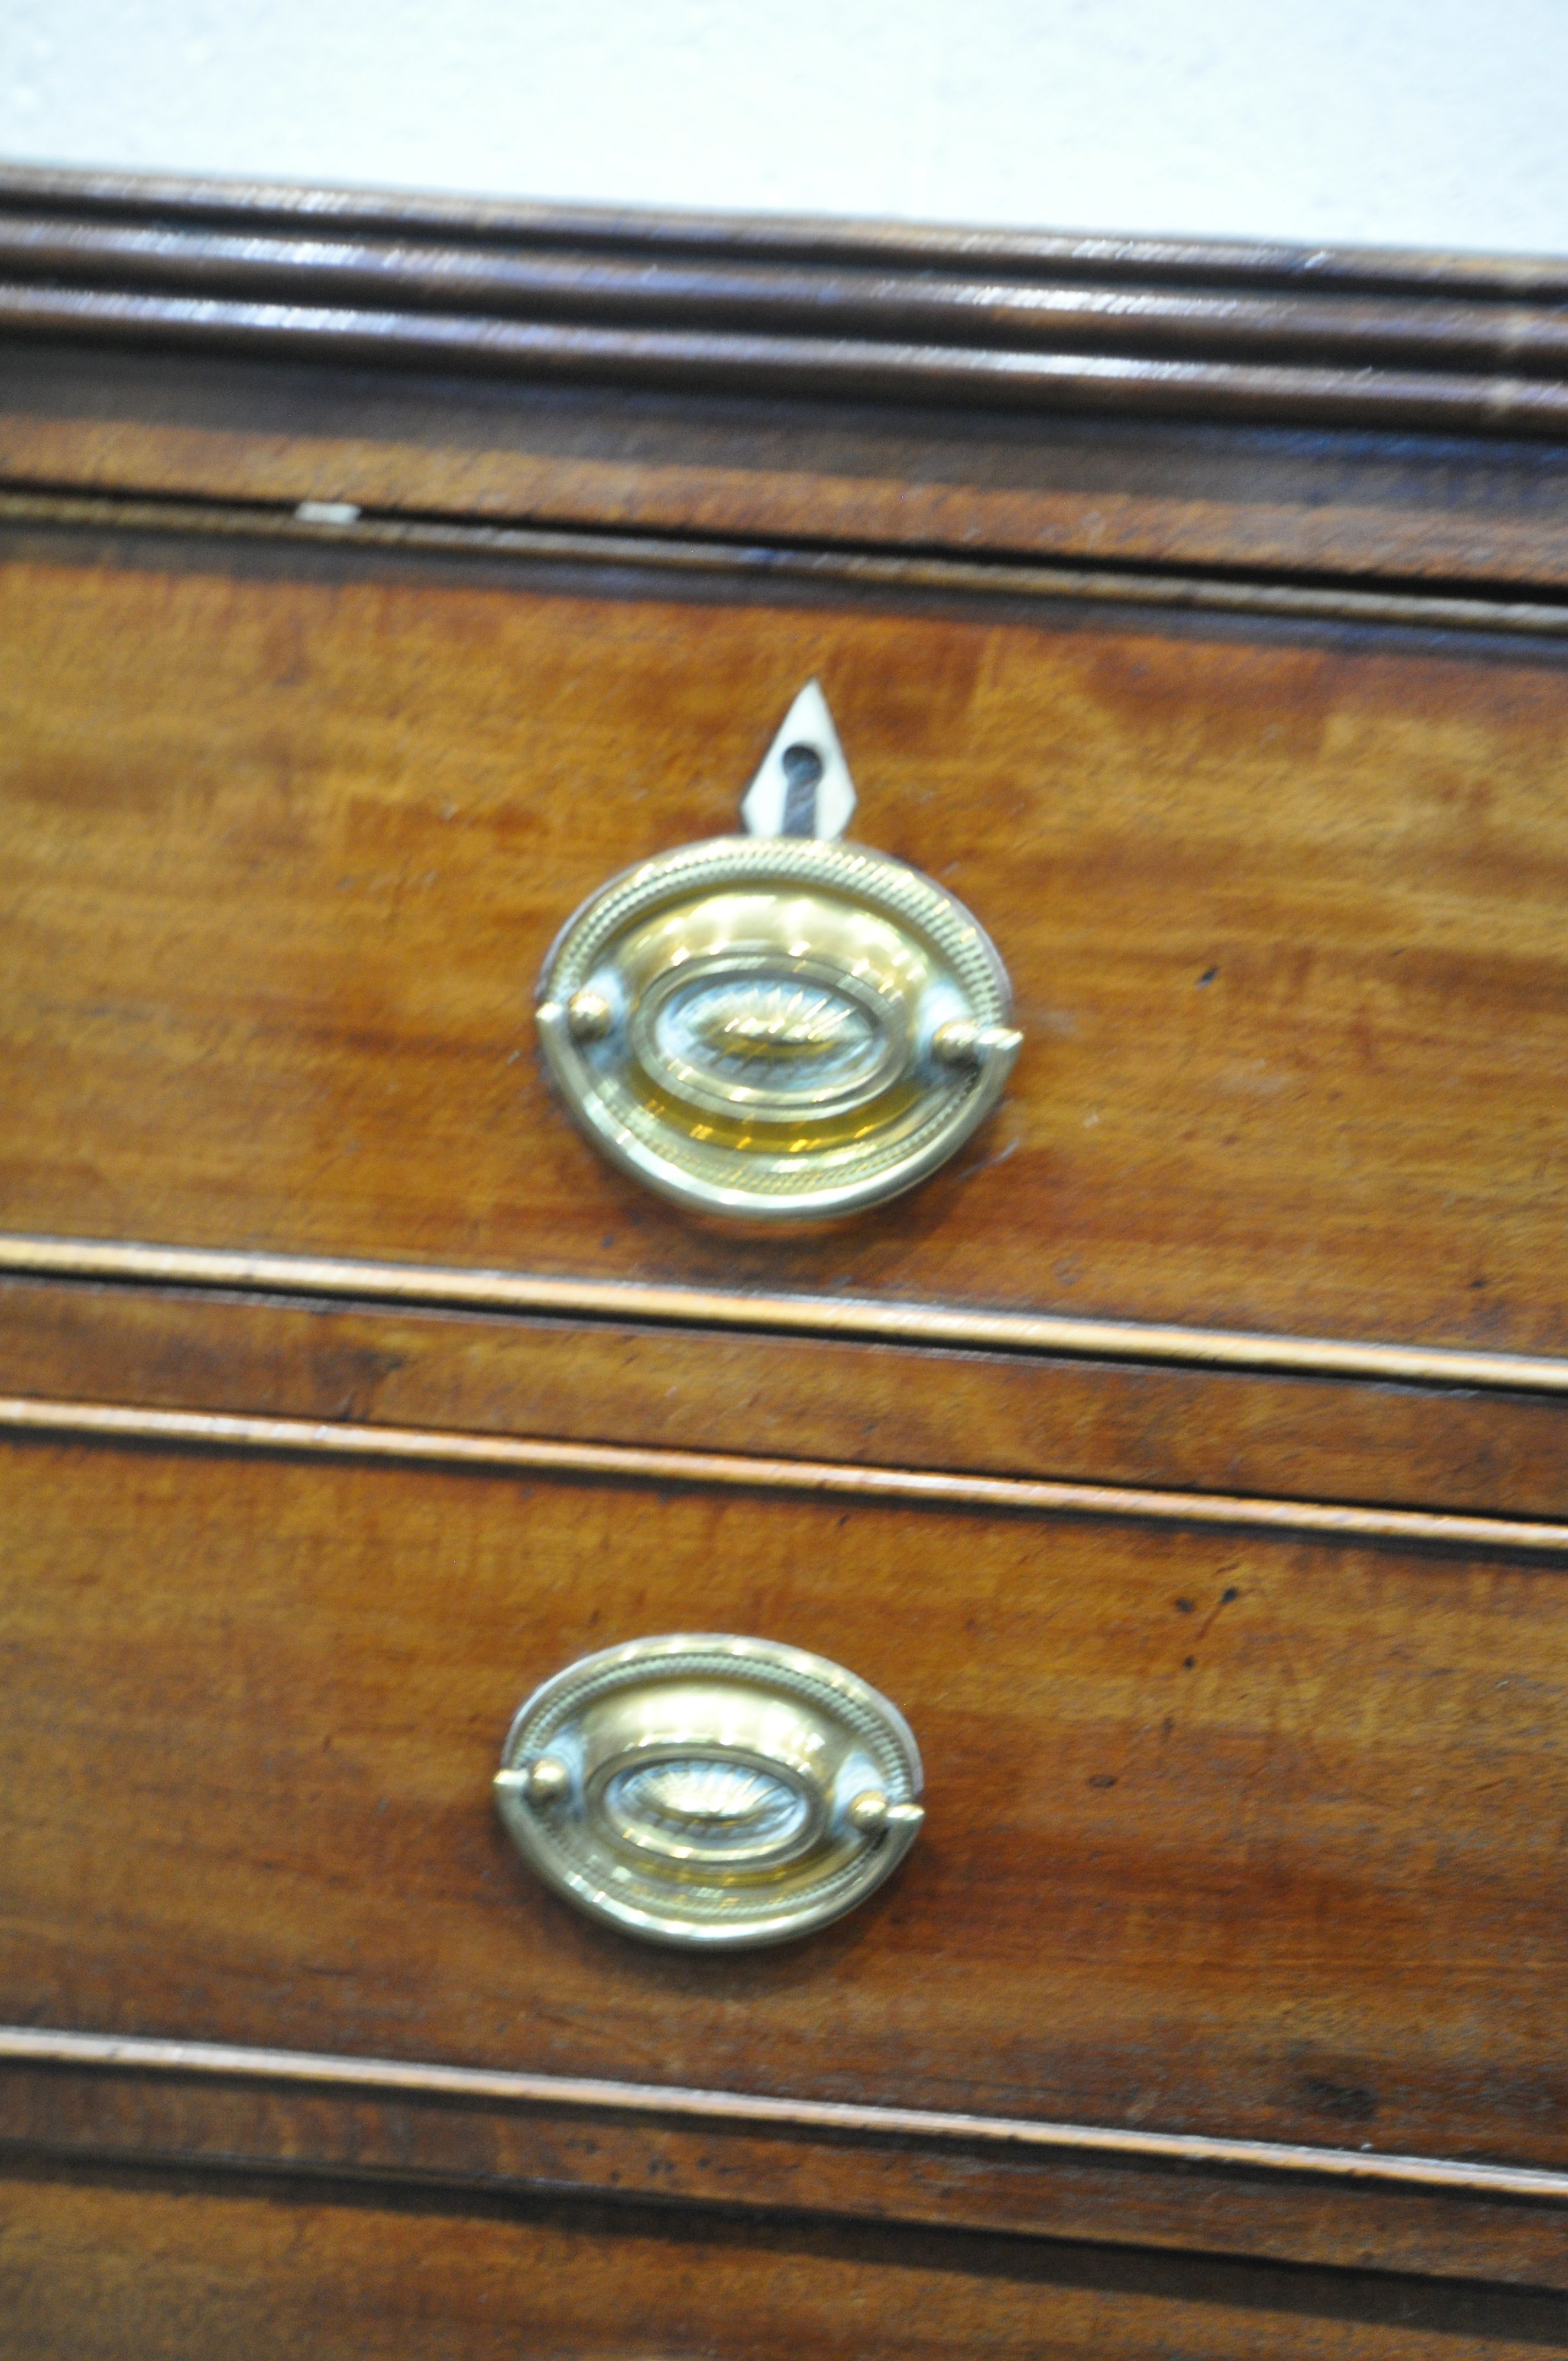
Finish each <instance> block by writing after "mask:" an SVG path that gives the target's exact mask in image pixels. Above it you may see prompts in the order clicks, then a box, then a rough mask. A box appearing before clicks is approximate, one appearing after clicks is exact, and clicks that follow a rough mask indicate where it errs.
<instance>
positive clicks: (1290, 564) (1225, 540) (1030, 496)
mask: <svg viewBox="0 0 1568 2361" xmlns="http://www.w3.org/2000/svg"><path fill="white" fill-rule="evenodd" d="M0 474H3V475H4V477H5V478H7V479H9V480H10V481H11V482H13V483H16V484H28V483H30V484H33V485H41V486H45V487H51V488H69V487H74V488H76V489H82V490H104V491H117V492H123V493H139V492H154V493H157V492H162V493H166V494H173V495H178V496H183V497H201V498H204V499H216V500H267V501H278V502H283V503H287V504H288V505H289V506H290V507H292V506H293V505H294V504H296V503H297V502H299V501H301V500H329V501H333V500H336V501H342V500H347V501H350V502H354V503H356V504H358V505H360V506H362V507H368V508H373V509H378V510H381V511H392V512H398V513H402V514H408V513H409V512H411V511H412V512H419V513H422V514H424V515H426V516H441V515H448V516H459V517H462V516H466V517H472V518H476V519H488V520H492V521H494V520H502V521H505V520H513V521H530V520H532V521H534V522H541V523H546V524H549V523H554V524H559V525H565V526H585V525H590V526H594V527H598V528H607V527H608V528H612V529H613V528H623V529H630V530H632V531H636V532H643V533H670V532H675V533H718V534H727V535H729V536H731V537H756V538H763V539H772V540H781V539H783V540H793V541H795V542H797V543H802V544H807V545H809V546H819V545H821V544H824V543H827V544H837V545H838V546H839V547H840V548H847V547H851V546H860V547H861V548H862V549H863V548H864V547H866V546H868V545H872V546H883V547H890V548H894V549H898V548H903V549H905V550H909V549H919V550H925V549H938V550H943V549H945V550H948V551H959V552H961V553H964V554H965V555H972V554H974V553H976V552H984V551H989V552H992V553H995V554H1002V555H1008V554H1011V555H1024V556H1030V555H1032V556H1036V557H1060V558H1069V559H1077V560H1080V561H1087V562H1091V563H1096V564H1112V565H1125V564H1134V565H1154V566H1186V567H1192V566H1218V567H1223V568H1235V567H1245V568H1250V569H1253V570H1254V571H1256V570H1258V569H1262V568H1269V569H1272V570H1274V571H1275V572H1276V573H1278V572H1284V573H1286V574H1288V576H1291V577H1299V576H1300V575H1302V574H1307V575H1311V574H1313V573H1317V574H1327V573H1335V572H1337V573H1340V574H1343V575H1344V576H1347V577H1351V578H1352V579H1354V578H1356V577H1391V578H1393V579H1394V580H1396V581H1398V580H1403V579H1411V580H1425V581H1426V582H1428V583H1429V584H1434V585H1442V584H1447V583H1453V582H1458V583H1474V584H1482V585H1486V584H1500V585H1511V586H1513V588H1514V590H1515V593H1516V595H1518V594H1519V591H1520V589H1521V588H1524V587H1525V586H1531V585H1538V586H1545V587H1547V588H1555V589H1556V591H1557V592H1558V593H1559V594H1560V593H1561V590H1562V588H1563V585H1564V583H1568V556H1565V555H1564V549H1565V541H1564V531H1563V527H1564V521H1565V520H1568V456H1565V455H1564V453H1563V451H1562V450H1561V449H1559V448H1556V447H1554V446H1553V445H1550V444H1541V443H1534V444H1530V443H1509V442H1506V441H1501V440H1497V439H1492V440H1487V441H1481V440H1470V441H1456V440H1454V439H1453V438H1435V437H1430V436H1425V437H1423V436H1419V435H1409V434H1398V435H1395V434H1389V435H1383V436H1374V435H1368V434H1365V432H1362V433H1359V434H1336V433H1333V432H1328V431H1323V432H1319V433H1315V434H1309V433H1305V432H1303V431H1300V430H1294V431H1286V430H1277V429H1276V430H1270V429H1265V428H1239V427H1235V426H1232V427H1218V426H1215V425H1212V424H1202V423H1195V422H1189V423H1183V422H1181V421H1178V420H1154V419H1147V420H1140V421H1131V420H1118V419H1114V418H1110V417H1103V416H1101V417H1070V416H1067V415H1062V414H1051V415H1045V416H1041V417H1038V418H1022V417H1017V416H1006V415H996V414H993V415H992V416H991V417H989V418H987V419H983V420H979V419H976V418H974V417H971V416H970V415H968V414H966V413H965V412H962V411H958V410H951V409H949V410H938V411H932V410H926V411H923V412H919V413H914V412H910V411H908V410H905V411H902V412H900V411H897V410H889V409H886V408H883V409H878V408H876V407H875V406H873V405H870V404H865V403H857V404H852V405H850V404H846V405H839V406H837V407H833V408H829V407H828V406H826V405H824V404H823V403H821V402H819V401H795V402H790V401H783V400H780V399H777V398H773V399H762V398H760V397H746V396H742V395H733V396H729V397H722V398H721V397H718V396H716V395H711V394H707V395H705V394H700V393H696V392H688V393H686V394H684V395H678V396H677V395H671V394H660V393H657V392H653V391H652V390H630V389H626V388H609V387H594V386H576V387H573V388H571V389H570V390H563V389H558V388H552V387H550V386H547V385H526V384H521V383H513V384H500V383H495V382H493V381H492V382H489V383H487V382H486V381H485V380H483V379H476V378H473V377H471V376H470V377H462V376H450V375H449V376H443V377H439V378H434V379H433V378H429V377H421V376H419V375H417V374H415V375H403V374H400V373H397V372H388V371H380V372H376V371H365V370H346V369H343V368H332V367H329V366H327V365H326V364H325V363H324V362H323V359H322V358H321V357H319V356H318V357H315V358H313V360H312V362H311V363H310V364H308V365H305V364H284V363H282V362H274V363H262V362H246V361H242V360H237V359H234V358H231V357H215V356H200V355H195V354H189V355H182V356H179V357H170V356H168V355H159V354H155V353H144V352H139V351H130V350H121V349H116V348H114V347H107V346H105V347H103V348H100V349H98V350H95V351H94V350H90V349H87V348H83V347H80V346H69V345H68V346H53V345H49V344H33V343H29V342H20V343H16V344H14V345H13V346H11V348H10V350H9V351H8V352H7V354H6V361H5V374H4V382H3V383H0Z"/></svg>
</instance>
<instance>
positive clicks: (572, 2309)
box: [0, 2162, 1562, 2361]
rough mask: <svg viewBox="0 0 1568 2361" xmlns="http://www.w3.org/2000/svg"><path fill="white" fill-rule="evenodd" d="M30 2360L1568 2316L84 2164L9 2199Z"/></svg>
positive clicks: (11, 2281)
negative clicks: (85, 2166)
mask: <svg viewBox="0 0 1568 2361" xmlns="http://www.w3.org/2000/svg"><path fill="white" fill-rule="evenodd" d="M0 2295H3V2296H4V2298H5V2301H4V2303H3V2304H0V2354H5V2356H16V2361H65V2356H71V2361H79V2356H80V2361H123V2356H126V2355H127V2354H133V2353H134V2354H135V2355H136V2356H137V2361H214V2356H221V2355H225V2354H228V2353H233V2352H236V2351H238V2352H245V2353H249V2352H252V2351H257V2350H265V2351H275V2352H287V2353H289V2354H291V2355H298V2356H301V2361H435V2356H440V2361H501V2356H505V2361H512V2356H515V2355H517V2354H518V2353H519V2352H520V2351H522V2352H526V2353H528V2354H530V2355H533V2354H539V2355H551V2356H555V2355H559V2356H566V2355H571V2356H592V2361H599V2356H602V2361H645V2356H647V2355H648V2354H650V2353H658V2354H660V2355H666V2354H668V2355H688V2354H689V2355H691V2356H698V2355H700V2356H705V2361H707V2356H716V2361H718V2356H722V2361H742V2356H743V2361H774V2356H778V2361H785V2356H788V2361H795V2356H798V2355H799V2354H801V2353H802V2352H809V2353H812V2354H821V2355H823V2356H844V2361H851V2356H852V2357H853V2361H870V2357H871V2356H911V2361H913V2357H914V2356H940V2355H952V2356H960V2355H961V2356H965V2361H968V2356H976V2355H994V2356H999V2361H1000V2356H1018V2361H1023V2356H1028V2361H1171V2356H1175V2355H1181V2356H1186V2355H1188V2354H1201V2355H1202V2356H1205V2361H1535V2356H1538V2355H1539V2354H1541V2352H1542V2351H1547V2352H1551V2351H1554V2350H1558V2349H1560V2345H1561V2313H1562V2299H1561V2297H1558V2296H1548V2295H1532V2294H1529V2293H1526V2292H1525V2291H1523V2290H1518V2291H1508V2290H1486V2289H1481V2288H1454V2287H1453V2286H1447V2287H1442V2288H1423V2287H1421V2286H1420V2285H1419V2284H1418V2283H1416V2282H1413V2281H1410V2280H1405V2279H1379V2278H1376V2277H1374V2276H1372V2275H1370V2274H1367V2273H1365V2272H1337V2271H1332V2272H1331V2271H1277V2270H1269V2269H1267V2268H1262V2267H1259V2266H1257V2265H1255V2264H1254V2265H1245V2264H1235V2263H1232V2264H1220V2263H1194V2262H1189V2261H1184V2260H1182V2259H1180V2258H1178V2257H1157V2256H1150V2255H1144V2254H1137V2253H1127V2254H1123V2255H1108V2254H1106V2253H1105V2252H1104V2251H1103V2250H1102V2249H1086V2248H1083V2247H1076V2246H1069V2245H1061V2246H1057V2245H1050V2246H1040V2245H1026V2244H1025V2243H1024V2242H1022V2241H1020V2240H1017V2239H1000V2238H981V2237H963V2236H959V2235H947V2236H942V2235H937V2234H933V2233H931V2232H929V2231H927V2232H922V2233H920V2234H919V2235H910V2234H899V2233H895V2232H889V2231H879V2230H876V2229H873V2228H872V2227H870V2226H868V2225H860V2226H858V2227H844V2228H833V2227H828V2226H827V2225H822V2224H810V2223H806V2222H802V2221H800V2220H798V2219H792V2218H790V2217H789V2216H781V2217H779V2218H778V2219H776V2220H775V2221H773V2223H771V2224H766V2225H765V2226H762V2227H760V2228H758V2227H751V2226H748V2225H744V2224H737V2223H734V2222H731V2221H727V2220H726V2219H725V2218H724V2217H723V2216H722V2215H716V2214H703V2213H695V2214H690V2215H685V2216H683V2215H680V2214H676V2213H674V2212H672V2211H670V2210H667V2209H666V2210H657V2211H655V2210H653V2209H650V2208H643V2207H637V2206H620V2207H616V2208H609V2207H601V2206H587V2205H581V2204H578V2205H567V2204H563V2203H559V2202H557V2203H555V2204H554V2205H551V2204H543V2203H539V2202H535V2203H533V2204H531V2205H526V2206H524V2205H519V2204H517V2203H516V2202H506V2201H504V2200H498V2199H495V2198H488V2199H487V2198H483V2197H479V2198H467V2199H465V2200H464V2201H462V2202H460V2203H459V2202H455V2201H453V2200H452V2199H449V2198H446V2197H444V2196H443V2195H441V2194H440V2193H439V2192H435V2191H409V2192H405V2193H394V2192H389V2191H379V2192H368V2191H365V2190H364V2189H362V2188H356V2187H354V2186H352V2185H344V2184H341V2183H338V2184H334V2183H332V2182H326V2183H324V2184H317V2185H315V2186H311V2185H309V2184H306V2185H305V2186H302V2187H296V2188H290V2187H288V2186H287V2185H285V2184H281V2183H280V2182H278V2181H277V2180H249V2179H246V2178H244V2177H242V2176H239V2175H237V2174H231V2175H224V2176H216V2177H212V2178H199V2177H196V2176H178V2175H172V2174H164V2175H158V2174H151V2173H148V2174H143V2175H131V2174H120V2173H115V2172H113V2171H109V2170H102V2169H100V2170H98V2171H95V2172H94V2171H82V2170H81V2169H76V2170H71V2169H62V2168H60V2167H58V2166H50V2165H49V2164H47V2163H42V2162H40V2163H39V2164H38V2165H37V2166H35V2167H34V2168H33V2169H31V2170H16V2171H14V2173H13V2176H12V2177H11V2178H10V2179H9V2180H6V2181H5V2182H4V2183H0Z"/></svg>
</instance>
